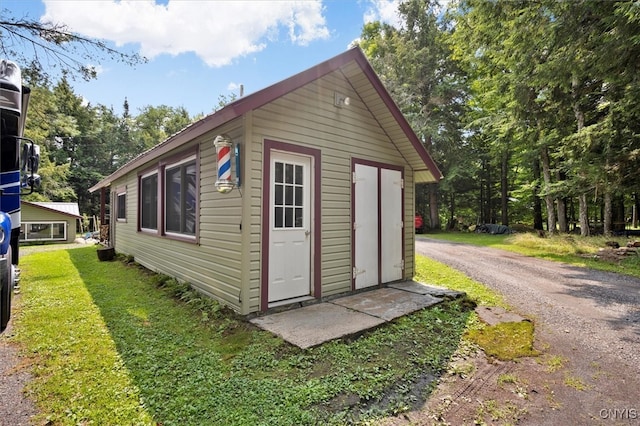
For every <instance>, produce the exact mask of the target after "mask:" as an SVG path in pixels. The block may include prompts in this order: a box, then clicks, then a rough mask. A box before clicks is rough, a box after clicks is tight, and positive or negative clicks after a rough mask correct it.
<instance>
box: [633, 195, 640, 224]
mask: <svg viewBox="0 0 640 426" xmlns="http://www.w3.org/2000/svg"><path fill="white" fill-rule="evenodd" d="M639 210H640V198H638V193H637V192H634V193H633V209H632V212H631V223H632V224H633V227H634V228H637V227H638V213H640V211H639Z"/></svg>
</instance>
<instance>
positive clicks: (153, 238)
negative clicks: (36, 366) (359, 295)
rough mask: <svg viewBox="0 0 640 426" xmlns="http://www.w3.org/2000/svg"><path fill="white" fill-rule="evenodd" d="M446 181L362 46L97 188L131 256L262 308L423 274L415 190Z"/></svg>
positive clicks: (237, 302) (118, 242) (226, 298)
mask: <svg viewBox="0 0 640 426" xmlns="http://www.w3.org/2000/svg"><path fill="white" fill-rule="evenodd" d="M214 142H216V144H215V145H214ZM216 145H217V147H216ZM441 177H442V176H441V173H440V171H439V170H438V168H437V167H436V165H435V163H434V162H433V160H432V158H431V157H430V156H429V154H428V153H427V151H426V150H425V148H424V146H423V144H422V143H421V141H420V139H419V138H418V137H417V136H416V134H415V133H414V132H413V130H412V129H411V127H410V126H409V124H408V122H407V121H406V119H405V117H404V116H403V115H402V113H401V112H400V110H399V109H398V107H397V106H396V104H395V103H394V102H393V100H392V99H391V97H390V95H389V93H388V92H387V91H386V89H385V88H384V86H383V84H382V82H381V80H380V79H379V77H378V76H377V75H376V73H375V72H374V70H373V68H372V67H371V65H370V64H369V62H368V61H367V59H366V57H365V56H364V54H363V53H362V51H361V50H360V49H359V48H353V49H350V50H347V51H345V52H344V53H342V54H340V55H338V56H336V57H334V58H332V59H329V60H327V61H325V62H322V63H320V64H318V65H316V66H314V67H312V68H310V69H308V70H306V71H303V72H301V73H299V74H296V75H294V76H292V77H290V78H288V79H286V80H283V81H281V82H279V83H276V84H274V85H272V86H270V87H267V88H265V89H263V90H260V91H258V92H255V93H253V94H251V95H248V96H246V97H243V98H240V99H238V100H236V101H234V102H232V103H230V104H228V105H226V106H225V107H224V108H222V109H221V110H219V111H217V112H215V113H213V114H211V115H209V116H206V117H205V118H203V119H201V120H199V121H197V122H194V123H192V124H191V125H189V126H188V127H186V128H185V129H183V130H182V131H180V132H179V133H177V134H175V135H173V136H171V137H169V138H168V139H167V140H165V141H163V142H161V143H159V144H158V145H156V146H155V147H153V148H152V149H150V150H148V151H146V152H144V153H142V154H140V155H139V156H138V157H136V158H134V159H133V160H132V161H130V162H129V163H127V164H125V165H124V166H123V167H121V168H120V169H118V170H117V171H116V172H114V173H113V174H111V175H110V176H107V177H106V178H104V179H103V180H101V181H100V182H98V183H97V184H96V185H95V186H93V187H92V188H90V191H91V192H95V191H98V190H100V191H102V194H103V197H102V199H103V200H105V199H106V197H107V194H108V196H109V202H110V204H111V212H112V213H111V220H110V226H111V229H110V240H111V244H112V245H113V246H114V247H115V249H116V251H117V252H119V253H124V254H127V255H132V256H133V257H134V258H135V260H136V261H137V262H138V263H140V264H141V265H143V266H145V267H147V268H149V269H151V270H154V271H156V272H160V273H163V274H166V275H170V276H173V277H175V278H177V279H179V280H183V281H185V282H188V283H190V284H191V285H192V286H193V287H194V288H195V289H196V290H198V291H200V292H202V293H204V294H206V295H208V296H210V297H212V298H215V299H217V300H219V301H221V302H222V303H223V304H225V305H227V306H230V307H231V308H233V309H234V310H236V311H237V312H239V313H241V314H249V313H253V312H259V311H265V310H267V309H269V308H272V307H276V306H279V305H284V304H291V303H297V302H302V301H306V300H313V299H321V298H325V297H328V296H333V295H337V294H342V293H348V292H352V291H356V290H359V289H365V288H368V287H376V286H381V285H383V284H385V283H389V282H394V281H400V280H405V279H411V278H412V277H413V275H414V271H415V259H414V258H415V249H414V238H415V230H414V226H413V221H414V210H415V207H414V200H415V194H414V189H415V184H416V183H419V182H436V181H438V180H439V179H441ZM231 188H233V189H232V190H231V191H230V192H227V193H225V192H226V191H227V190H229V189H231ZM114 213H115V214H114Z"/></svg>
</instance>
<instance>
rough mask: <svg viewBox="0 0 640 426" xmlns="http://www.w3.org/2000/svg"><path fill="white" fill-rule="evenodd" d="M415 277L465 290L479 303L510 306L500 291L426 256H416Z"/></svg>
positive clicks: (430, 282)
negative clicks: (497, 291) (491, 288)
mask: <svg viewBox="0 0 640 426" xmlns="http://www.w3.org/2000/svg"><path fill="white" fill-rule="evenodd" d="M414 279H415V280H416V281H419V282H422V283H425V284H434V285H437V286H442V287H446V288H450V289H452V290H458V291H464V292H465V293H467V296H469V298H470V299H472V300H473V301H474V302H475V303H477V304H479V305H486V306H501V307H503V308H508V305H507V304H506V302H505V301H504V300H503V298H502V296H500V295H499V294H498V293H496V292H494V291H492V290H490V289H489V288H488V287H485V286H484V285H482V284H480V283H479V282H477V281H474V280H472V279H471V278H469V277H467V276H466V275H465V274H463V273H462V272H458V271H456V270H455V269H452V268H450V267H448V266H446V265H444V264H443V263H440V262H437V261H435V260H432V259H430V258H428V257H425V256H420V255H417V256H416V276H415V277H414Z"/></svg>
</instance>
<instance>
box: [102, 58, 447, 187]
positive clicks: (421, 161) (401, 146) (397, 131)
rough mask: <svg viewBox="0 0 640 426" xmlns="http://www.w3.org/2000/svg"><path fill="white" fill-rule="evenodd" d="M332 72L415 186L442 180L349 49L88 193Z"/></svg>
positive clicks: (175, 139)
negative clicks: (401, 162)
mask: <svg viewBox="0 0 640 426" xmlns="http://www.w3.org/2000/svg"><path fill="white" fill-rule="evenodd" d="M337 70H340V71H342V73H343V74H344V76H345V77H346V78H347V79H348V80H349V82H350V84H351V85H352V87H353V88H354V89H355V91H356V92H357V93H358V95H359V96H360V97H361V99H362V100H363V101H364V103H365V104H366V105H367V107H368V108H369V109H370V111H371V113H372V114H373V115H374V117H375V118H376V119H377V121H378V122H379V123H380V125H381V126H382V127H383V129H384V130H385V131H386V132H387V134H388V136H389V138H390V139H391V141H392V142H393V143H394V144H395V145H396V147H397V148H398V150H399V151H400V153H401V154H402V156H403V157H404V158H405V159H406V160H407V162H408V163H409V165H410V166H411V167H412V168H413V170H414V180H415V182H417V183H423V182H437V181H439V180H440V179H442V173H441V172H440V170H439V169H438V167H437V166H436V164H435V162H434V161H433V159H432V158H431V156H430V155H429V153H428V152H427V150H426V149H425V147H424V145H423V144H422V142H421V141H420V139H419V138H418V136H417V135H416V134H415V132H414V131H413V129H412V128H411V126H410V125H409V123H408V122H407V120H406V118H405V117H404V115H403V114H402V112H401V111H400V109H399V108H398V106H397V105H396V103H395V102H394V101H393V99H392V98H391V95H389V92H387V90H386V89H385V87H384V85H383V84H382V81H381V80H380V78H379V77H378V75H377V74H376V73H375V71H374V70H373V67H372V66H371V64H370V63H369V61H368V60H367V58H366V56H365V55H364V53H363V52H362V50H360V48H359V47H354V48H352V49H349V50H347V51H345V52H344V53H341V54H339V55H337V56H335V57H333V58H331V59H329V60H327V61H325V62H322V63H320V64H318V65H316V66H314V67H312V68H309V69H308V70H306V71H302V72H300V73H298V74H296V75H294V76H292V77H289V78H287V79H285V80H282V81H281V82H279V83H276V84H274V85H272V86H269V87H267V88H265V89H262V90H259V91H257V92H255V93H253V94H250V95H247V96H245V97H243V98H240V99H237V100H236V101H234V102H231V103H229V104H228V105H226V106H225V107H224V108H222V109H220V110H219V111H216V112H215V113H213V114H210V115H208V116H206V117H204V118H202V119H201V120H198V121H196V122H194V123H191V124H190V125H189V126H187V127H185V128H184V129H183V130H181V131H180V132H178V133H176V134H174V135H172V136H170V137H169V138H168V139H166V140H165V141H163V142H161V143H159V144H158V145H156V146H154V147H153V148H151V149H149V150H147V151H145V152H143V153H142V154H140V155H138V156H137V157H135V158H134V159H133V160H131V161H129V162H128V163H127V164H125V165H124V166H122V167H120V168H119V169H118V170H116V171H115V172H114V173H112V174H111V175H109V176H107V177H106V178H104V179H102V180H101V181H100V182H98V183H97V184H96V185H94V186H92V187H91V188H89V191H90V192H94V191H96V190H98V189H100V188H104V187H107V186H110V185H111V183H112V182H113V181H115V180H116V179H118V178H120V177H122V176H124V175H125V174H127V173H129V172H130V171H132V170H135V169H136V168H138V167H140V166H142V165H144V164H145V163H147V162H149V161H152V160H154V159H156V158H158V157H160V156H161V155H163V154H166V153H168V152H170V151H172V150H173V149H175V148H177V147H179V146H181V145H182V144H184V143H187V142H189V141H191V140H193V139H195V138H197V137H198V136H201V135H203V134H205V133H206V132H209V131H211V130H213V129H215V128H217V127H219V126H221V125H223V124H225V123H227V122H229V121H231V120H233V119H235V118H238V117H240V116H242V115H243V114H245V113H246V112H248V111H251V110H254V109H257V108H260V107H261V106H263V105H266V104H268V103H269V102H272V101H274V100H276V99H278V98H280V97H281V96H284V95H286V94H288V93H290V92H292V91H294V90H296V89H299V88H300V87H302V86H304V85H306V84H308V83H310V82H312V81H314V80H317V79H319V78H321V77H323V76H325V75H327V74H329V73H331V72H334V71H337Z"/></svg>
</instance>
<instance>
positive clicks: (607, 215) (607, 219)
mask: <svg viewBox="0 0 640 426" xmlns="http://www.w3.org/2000/svg"><path fill="white" fill-rule="evenodd" d="M612 212H613V206H612V203H611V192H609V190H608V189H605V192H604V217H603V226H604V228H603V230H602V232H603V233H604V236H605V237H610V236H611V230H612V226H611V218H612V217H613V215H612Z"/></svg>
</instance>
